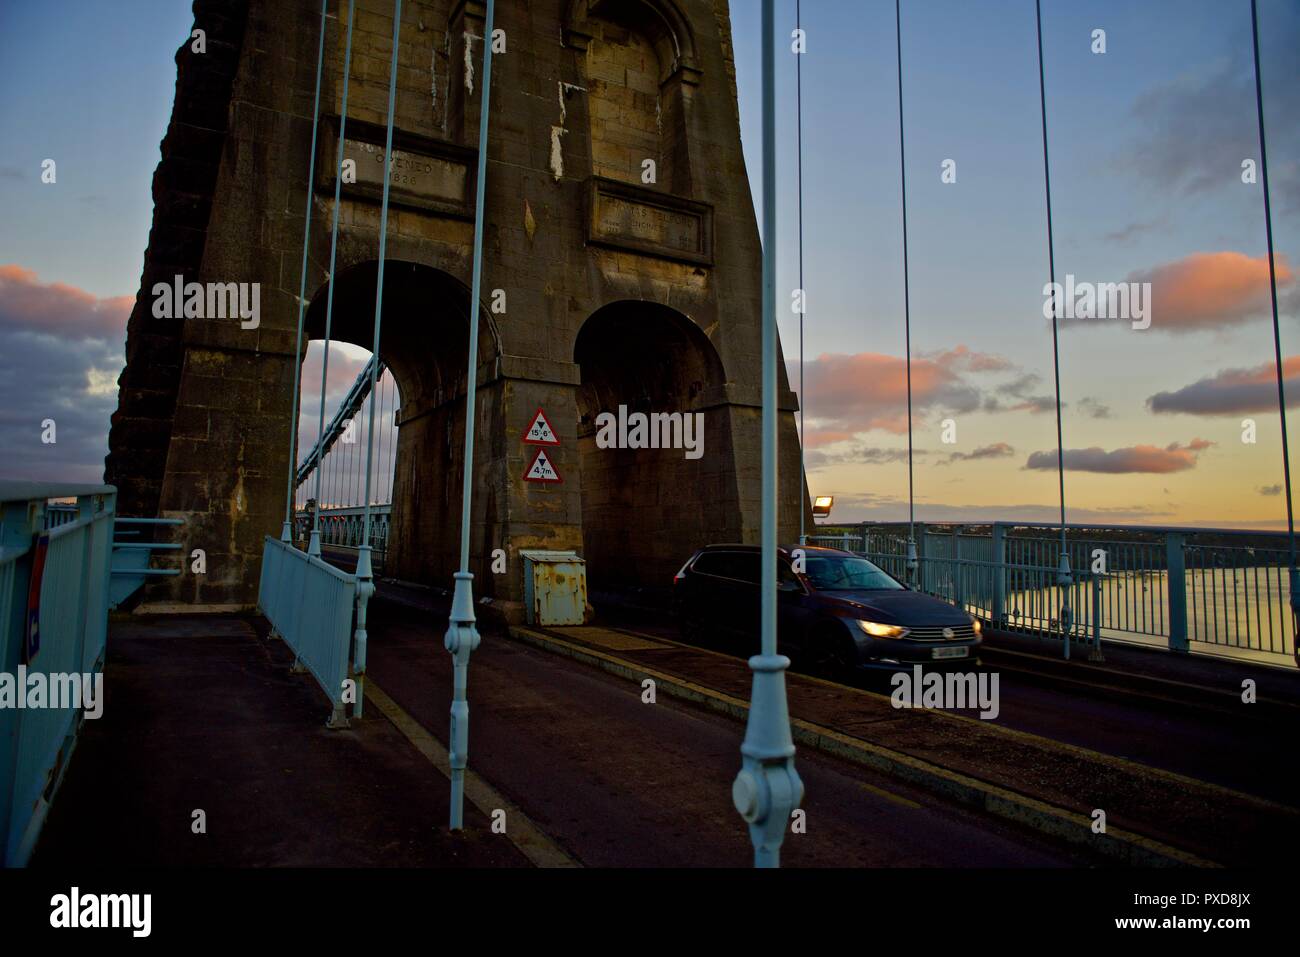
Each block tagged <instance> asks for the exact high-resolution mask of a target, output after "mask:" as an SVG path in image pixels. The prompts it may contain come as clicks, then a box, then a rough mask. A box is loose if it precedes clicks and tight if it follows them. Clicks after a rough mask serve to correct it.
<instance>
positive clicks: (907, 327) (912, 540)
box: [894, 0, 916, 574]
mask: <svg viewBox="0 0 1300 957" xmlns="http://www.w3.org/2000/svg"><path fill="white" fill-rule="evenodd" d="M894 42H895V45H896V47H897V51H898V56H897V59H898V171H899V178H900V180H901V182H902V188H901V193H902V199H903V343H904V349H905V350H906V357H907V542H908V546H907V551H908V554H907V562H908V571H909V574H910V573H911V572H912V571H913V568H912V565H913V564H914V563H915V561H916V555H915V552H916V495H915V491H914V486H913V467H912V458H913V455H912V292H911V281H910V274H909V263H908V258H907V146H906V143H905V141H904V138H903V13H902V6H901V4H900V2H899V0H894Z"/></svg>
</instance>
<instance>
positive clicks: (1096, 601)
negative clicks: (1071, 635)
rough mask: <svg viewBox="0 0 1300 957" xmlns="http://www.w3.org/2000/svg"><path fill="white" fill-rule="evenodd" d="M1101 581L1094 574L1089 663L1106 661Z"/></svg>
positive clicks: (1099, 576)
mask: <svg viewBox="0 0 1300 957" xmlns="http://www.w3.org/2000/svg"><path fill="white" fill-rule="evenodd" d="M1101 579H1102V576H1101V575H1100V574H1098V573H1097V572H1093V573H1092V611H1091V614H1092V620H1091V622H1090V624H1091V626H1092V647H1091V648H1089V649H1088V660H1089V661H1105V660H1106V656H1105V655H1103V654H1102V653H1101Z"/></svg>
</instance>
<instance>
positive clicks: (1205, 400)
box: [1147, 356, 1300, 415]
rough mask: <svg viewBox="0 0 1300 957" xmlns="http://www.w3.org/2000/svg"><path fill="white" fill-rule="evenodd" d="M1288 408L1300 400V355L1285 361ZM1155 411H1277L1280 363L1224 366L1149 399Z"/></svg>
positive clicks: (1207, 412) (1284, 373)
mask: <svg viewBox="0 0 1300 957" xmlns="http://www.w3.org/2000/svg"><path fill="white" fill-rule="evenodd" d="M1282 373H1283V377H1284V386H1285V389H1286V404H1287V406H1288V407H1290V406H1293V405H1296V404H1297V403H1300V356H1288V357H1287V358H1286V359H1283V360H1282ZM1147 408H1149V409H1150V410H1151V411H1152V412H1166V413H1172V412H1181V413H1184V414H1186V415H1240V414H1242V413H1246V412H1273V411H1276V410H1277V366H1276V365H1275V364H1274V363H1272V362H1267V363H1265V364H1264V365H1259V366H1255V367H1254V368H1251V369H1224V370H1222V371H1220V372H1216V373H1215V374H1214V375H1212V376H1208V377H1206V378H1204V379H1198V380H1197V381H1196V382H1193V383H1192V384H1191V385H1185V386H1183V387H1182V388H1181V389H1176V390H1174V391H1173V392H1157V393H1156V394H1155V395H1153V396H1150V397H1149V398H1148V399H1147Z"/></svg>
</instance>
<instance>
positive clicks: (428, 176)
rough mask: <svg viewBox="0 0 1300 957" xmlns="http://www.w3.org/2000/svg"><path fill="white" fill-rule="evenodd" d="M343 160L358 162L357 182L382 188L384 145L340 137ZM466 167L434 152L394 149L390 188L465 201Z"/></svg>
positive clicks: (413, 194)
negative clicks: (430, 154)
mask: <svg viewBox="0 0 1300 957" xmlns="http://www.w3.org/2000/svg"><path fill="white" fill-rule="evenodd" d="M343 158H344V160H349V159H350V160H354V161H355V162H356V164H357V185H358V186H361V187H363V188H365V187H371V188H375V189H381V190H382V189H383V186H384V148H383V147H382V146H377V145H376V144H374V143H365V142H361V141H358V140H354V139H350V138H349V139H345V140H344V141H343ZM466 172H467V170H466V168H465V166H464V165H463V164H461V163H457V162H453V161H451V160H446V159H442V158H440V157H437V156H423V155H421V154H419V153H412V152H407V151H406V150H398V149H395V150H393V152H392V170H391V172H390V174H389V190H390V191H391V193H392V194H393V195H394V196H397V194H403V195H405V196H407V197H409V198H412V199H417V200H430V201H433V202H435V203H450V204H456V205H459V204H461V203H464V202H465V186H466Z"/></svg>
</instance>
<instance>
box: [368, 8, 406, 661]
mask: <svg viewBox="0 0 1300 957" xmlns="http://www.w3.org/2000/svg"><path fill="white" fill-rule="evenodd" d="M401 32H402V0H395V3H394V5H393V62H392V65H391V66H390V72H389V77H388V132H387V138H386V139H385V141H384V194H383V199H382V201H381V204H380V209H379V281H378V283H377V284H376V286H375V341H374V345H373V346H372V347H371V350H370V351H371V352H372V353H373V354H374V355H375V358H376V359H378V357H379V343H380V336H381V334H382V332H383V320H384V315H383V301H384V259H385V257H386V256H387V254H388V252H387V250H388V191H389V180H390V179H391V176H390V175H389V174H390V172H391V170H392V165H393V160H392V156H393V114H394V112H395V110H396V106H397V54H398V42H399V40H400V38H401ZM378 376H379V363H378V362H372V363H371V365H370V393H371V395H373V394H374V391H375V380H376V379H377V378H378ZM374 437H375V404H374V403H373V402H372V403H370V427H369V431H368V433H367V435H366V489H365V502H366V505H365V519H364V521H363V528H362V537H361V543H362V547H363V548H364V549H365V554H366V556H367V557H368V556H369V554H370V471H371V464H372V462H373V460H374V452H375V445H374ZM366 564H367V565H369V562H368V561H367V563H366ZM368 571H369V569H368V568H367V572H368ZM358 576H360V566H358ZM362 654H363V655H364V652H362ZM362 664H364V657H363V658H362Z"/></svg>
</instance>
